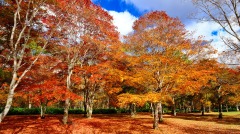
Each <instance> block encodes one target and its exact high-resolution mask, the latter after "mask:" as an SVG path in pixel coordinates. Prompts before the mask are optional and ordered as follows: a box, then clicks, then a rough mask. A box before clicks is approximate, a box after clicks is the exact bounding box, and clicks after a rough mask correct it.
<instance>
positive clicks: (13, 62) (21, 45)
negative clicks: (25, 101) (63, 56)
mask: <svg viewBox="0 0 240 134" xmlns="http://www.w3.org/2000/svg"><path fill="white" fill-rule="evenodd" d="M5 2H6V3H7V4H5V5H1V6H0V8H1V10H0V12H1V13H0V14H1V17H0V22H1V24H0V25H1V30H0V31H1V35H3V36H1V37H2V38H1V39H0V40H1V43H2V44H3V45H2V46H1V47H2V48H1V49H0V52H1V59H2V61H4V62H3V64H1V68H4V69H9V70H11V72H12V79H11V82H10V85H9V87H8V89H9V92H8V97H7V102H6V105H5V108H4V110H3V111H2V113H1V114H0V122H2V120H3V118H4V117H5V116H6V114H7V113H8V111H9V109H10V107H11V105H12V101H13V96H14V91H15V89H16V87H17V86H18V84H19V83H20V81H21V80H22V78H23V77H24V76H25V74H26V73H27V72H28V71H29V70H30V69H31V67H32V66H33V64H34V63H35V62H36V61H37V59H38V57H39V56H40V55H41V53H42V52H40V53H39V54H38V56H36V57H34V58H32V59H30V60H27V61H26V60H25V58H26V56H28V54H29V53H28V52H30V51H28V48H27V46H28V45H29V44H30V42H31V41H32V40H33V39H32V38H31V37H34V36H35V38H39V41H38V45H39V46H40V47H41V49H42V50H44V49H45V48H46V46H47V44H48V42H49V40H48V38H42V37H41V36H42V35H43V34H44V32H43V31H41V30H39V29H38V28H37V27H36V26H40V25H41V24H39V23H38V21H39V19H37V18H38V17H41V15H42V14H44V13H46V10H43V9H42V7H43V6H44V5H45V4H46V3H47V1H45V0H34V1H33V0H29V1H23V0H15V1H5ZM36 33H38V34H36ZM6 52H8V53H6ZM23 65H27V66H25V68H23ZM22 69H23V70H22ZM20 70H21V71H20ZM20 72H21V73H20Z"/></svg>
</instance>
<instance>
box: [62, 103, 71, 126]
mask: <svg viewBox="0 0 240 134" xmlns="http://www.w3.org/2000/svg"><path fill="white" fill-rule="evenodd" d="M69 106H70V99H69V98H67V99H66V100H65V105H64V111H63V112H64V113H63V119H62V121H63V124H67V123H68V109H69Z"/></svg>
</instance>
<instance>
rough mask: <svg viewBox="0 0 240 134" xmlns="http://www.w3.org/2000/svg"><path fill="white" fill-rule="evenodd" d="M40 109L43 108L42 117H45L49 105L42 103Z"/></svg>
mask: <svg viewBox="0 0 240 134" xmlns="http://www.w3.org/2000/svg"><path fill="white" fill-rule="evenodd" d="M40 109H41V114H40V116H41V119H45V113H46V110H47V105H46V104H44V103H42V104H41V106H40Z"/></svg>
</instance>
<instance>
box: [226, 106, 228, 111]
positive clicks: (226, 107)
mask: <svg viewBox="0 0 240 134" xmlns="http://www.w3.org/2000/svg"><path fill="white" fill-rule="evenodd" d="M226 112H228V104H226Z"/></svg>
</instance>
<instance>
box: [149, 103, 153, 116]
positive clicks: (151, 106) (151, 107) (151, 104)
mask: <svg viewBox="0 0 240 134" xmlns="http://www.w3.org/2000/svg"><path fill="white" fill-rule="evenodd" d="M150 109H151V112H152V114H151V116H152V117H153V116H154V109H153V103H150Z"/></svg>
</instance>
